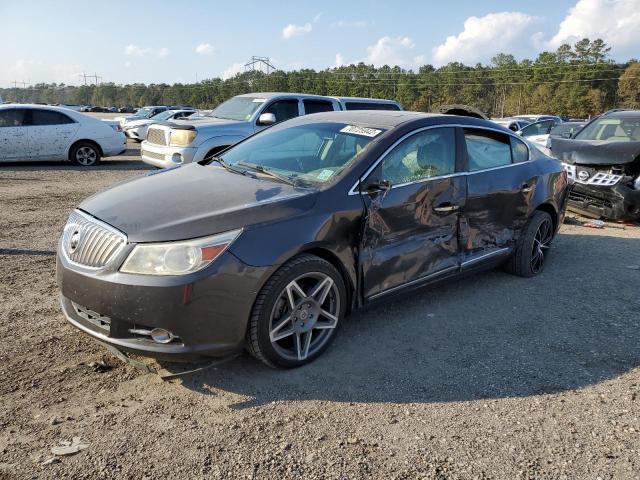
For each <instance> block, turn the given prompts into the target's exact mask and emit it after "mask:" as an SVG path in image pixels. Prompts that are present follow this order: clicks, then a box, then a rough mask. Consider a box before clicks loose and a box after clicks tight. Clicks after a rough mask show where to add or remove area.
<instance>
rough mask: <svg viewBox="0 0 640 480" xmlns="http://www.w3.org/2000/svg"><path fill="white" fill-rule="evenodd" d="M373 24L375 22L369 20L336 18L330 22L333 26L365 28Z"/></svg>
mask: <svg viewBox="0 0 640 480" xmlns="http://www.w3.org/2000/svg"><path fill="white" fill-rule="evenodd" d="M373 25H375V22H374V21H369V20H338V21H337V22H333V23H332V24H331V26H332V27H334V28H367V27H371V26H373Z"/></svg>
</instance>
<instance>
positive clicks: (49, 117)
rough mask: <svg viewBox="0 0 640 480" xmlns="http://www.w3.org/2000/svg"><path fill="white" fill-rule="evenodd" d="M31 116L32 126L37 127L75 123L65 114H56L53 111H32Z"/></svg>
mask: <svg viewBox="0 0 640 480" xmlns="http://www.w3.org/2000/svg"><path fill="white" fill-rule="evenodd" d="M31 115H32V120H31V124H32V125H35V126H42V125H65V124H67V123H73V120H71V119H70V118H69V117H68V116H66V115H65V114H64V113H60V112H54V111H53V110H32V113H31Z"/></svg>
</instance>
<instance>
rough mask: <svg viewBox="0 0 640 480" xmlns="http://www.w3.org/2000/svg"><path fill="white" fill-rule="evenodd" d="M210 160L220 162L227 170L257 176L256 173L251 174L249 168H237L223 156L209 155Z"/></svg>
mask: <svg viewBox="0 0 640 480" xmlns="http://www.w3.org/2000/svg"><path fill="white" fill-rule="evenodd" d="M209 160H211V161H212V162H218V163H219V164H220V165H222V166H223V167H224V168H225V169H226V170H228V171H230V172H233V173H238V174H240V175H245V176H247V175H248V176H251V177H253V178H255V175H249V172H248V171H247V170H240V169H239V168H235V167H233V166H232V165H229V164H228V163H227V162H226V160H224V159H223V158H222V157H215V156H214V157H209Z"/></svg>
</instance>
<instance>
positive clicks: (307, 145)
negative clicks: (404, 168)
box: [222, 123, 383, 183]
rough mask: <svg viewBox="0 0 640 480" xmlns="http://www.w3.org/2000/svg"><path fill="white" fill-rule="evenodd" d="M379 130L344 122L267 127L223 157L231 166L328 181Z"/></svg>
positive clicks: (308, 179) (310, 179) (359, 151)
mask: <svg viewBox="0 0 640 480" xmlns="http://www.w3.org/2000/svg"><path fill="white" fill-rule="evenodd" d="M382 132H383V130H380V129H373V128H364V127H358V126H355V125H346V124H344V123H312V124H307V125H299V126H297V127H284V128H270V129H267V130H264V131H263V132H260V133H259V134H257V135H255V136H253V137H251V138H249V139H248V140H246V141H244V142H242V143H240V144H238V145H236V146H235V147H233V148H231V149H230V150H228V151H226V152H225V153H224V154H223V155H222V159H223V160H224V161H226V162H227V163H228V164H230V165H236V166H239V167H247V168H251V167H258V168H264V169H265V170H271V171H274V172H275V173H278V174H280V175H284V176H286V177H287V178H289V179H291V180H303V181H309V182H314V183H327V182H330V181H331V180H332V179H334V178H335V177H337V176H338V175H339V174H340V173H341V172H342V171H343V170H344V169H345V168H347V167H348V166H349V165H350V164H351V163H352V162H353V161H354V159H355V158H356V157H357V156H358V155H359V154H360V153H361V152H362V151H363V150H364V149H365V148H366V147H367V145H369V143H371V141H372V140H373V139H374V138H375V137H377V136H379V135H380V134H381V133H382ZM254 169H255V168H254Z"/></svg>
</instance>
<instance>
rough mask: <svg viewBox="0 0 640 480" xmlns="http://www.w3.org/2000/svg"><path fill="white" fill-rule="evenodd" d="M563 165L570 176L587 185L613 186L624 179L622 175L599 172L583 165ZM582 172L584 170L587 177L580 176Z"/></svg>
mask: <svg viewBox="0 0 640 480" xmlns="http://www.w3.org/2000/svg"><path fill="white" fill-rule="evenodd" d="M563 166H564V169H565V171H566V172H567V176H568V177H569V178H571V179H573V180H574V181H576V182H578V183H583V184H585V185H601V186H604V187H612V186H613V185H615V184H616V183H618V182H619V181H620V180H622V175H616V174H614V173H605V172H597V171H596V170H594V169H590V168H584V167H581V166H580V167H576V166H575V165H569V164H567V163H564V164H563ZM581 172H584V173H585V174H586V175H585V178H580V173H581Z"/></svg>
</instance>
